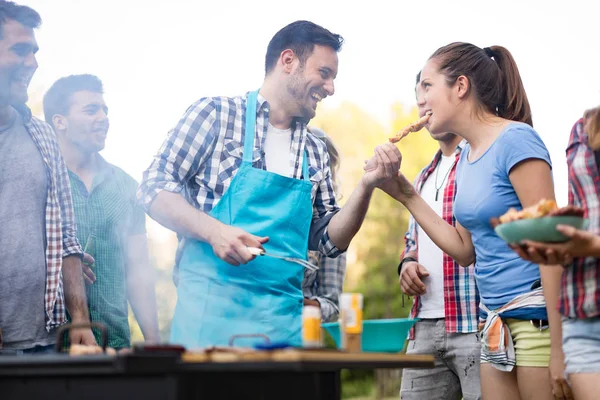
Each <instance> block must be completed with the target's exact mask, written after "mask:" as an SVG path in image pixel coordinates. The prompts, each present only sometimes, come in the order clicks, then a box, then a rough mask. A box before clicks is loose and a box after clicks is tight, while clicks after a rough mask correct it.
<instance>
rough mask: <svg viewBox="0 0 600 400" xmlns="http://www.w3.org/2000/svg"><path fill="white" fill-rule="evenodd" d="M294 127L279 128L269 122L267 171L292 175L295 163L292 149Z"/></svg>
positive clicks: (266, 150)
mask: <svg viewBox="0 0 600 400" xmlns="http://www.w3.org/2000/svg"><path fill="white" fill-rule="evenodd" d="M291 146H292V129H291V128H289V129H279V128H275V127H274V126H273V125H271V124H269V127H268V128H267V136H266V137H265V149H264V150H265V162H266V164H267V171H270V172H274V173H276V174H279V175H283V176H287V177H288V178H291V177H292V174H293V173H294V164H293V161H294V159H293V157H292V151H291V149H290V147H291Z"/></svg>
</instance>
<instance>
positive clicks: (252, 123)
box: [138, 21, 400, 346]
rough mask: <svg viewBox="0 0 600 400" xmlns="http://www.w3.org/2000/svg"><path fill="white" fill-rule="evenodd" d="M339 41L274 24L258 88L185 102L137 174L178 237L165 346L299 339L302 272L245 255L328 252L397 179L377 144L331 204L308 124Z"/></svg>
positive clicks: (333, 70)
mask: <svg viewBox="0 0 600 400" xmlns="http://www.w3.org/2000/svg"><path fill="white" fill-rule="evenodd" d="M342 41H343V39H342V38H341V36H339V35H336V34H333V33H331V32H329V31H328V30H326V29H324V28H323V27H321V26H318V25H316V24H313V23H311V22H308V21H296V22H294V23H292V24H290V25H288V26H286V27H284V28H283V29H281V30H280V31H279V32H278V33H277V34H276V35H275V36H274V37H273V38H272V40H271V42H270V43H269V46H268V48H267V55H266V60H265V70H266V71H265V72H266V76H265V80H264V82H263V84H262V86H261V88H260V90H259V91H258V92H250V93H249V94H247V95H244V96H239V97H233V98H227V97H210V98H202V99H200V100H198V101H197V102H196V103H194V104H192V105H191V106H190V107H189V108H188V110H187V112H186V113H185V114H184V116H183V117H182V118H181V120H180V121H179V122H178V123H177V125H176V126H175V128H174V129H173V130H171V132H169V134H168V136H167V139H166V140H165V142H164V143H163V145H162V147H161V149H160V150H159V152H158V154H157V155H156V156H155V158H154V160H153V161H152V163H151V165H150V167H149V168H148V169H147V170H146V172H145V173H144V178H143V181H142V183H141V185H140V188H139V190H138V197H139V199H140V201H141V202H142V203H143V204H144V206H145V207H146V209H147V210H148V212H149V214H150V215H151V216H152V217H153V218H154V219H156V220H157V221H158V222H160V223H162V224H163V225H165V226H166V227H168V228H170V229H173V230H175V231H176V232H178V234H179V235H180V237H181V238H182V241H181V246H180V252H179V254H180V256H179V257H178V304H177V308H176V310H175V316H174V318H173V327H172V334H171V339H172V340H173V341H176V342H180V343H183V344H186V345H188V346H206V345H214V344H227V343H228V339H229V336H231V335H233V334H237V333H239V334H242V333H246V334H247V333H263V334H268V335H269V336H270V337H271V339H275V340H277V339H279V340H284V341H288V342H291V343H295V344H299V340H300V322H301V309H302V304H303V297H302V290H301V284H302V278H303V271H302V270H298V269H297V267H295V266H294V265H291V264H286V263H285V262H283V263H282V262H281V261H278V262H276V263H275V262H274V263H271V261H270V260H268V259H265V258H264V257H263V258H261V259H260V260H258V259H257V260H254V258H255V256H254V255H253V254H252V253H251V252H250V250H249V249H248V248H249V247H253V248H263V245H264V248H266V249H267V253H268V252H270V251H272V252H273V253H280V254H284V255H287V256H290V255H293V256H296V257H299V258H306V254H307V250H308V249H310V250H318V251H320V252H321V253H323V254H324V255H325V256H328V257H336V256H338V255H339V254H341V253H342V252H343V251H345V250H346V249H347V248H348V245H349V244H350V241H351V239H352V238H353V237H354V235H355V234H356V232H357V231H358V229H359V228H360V226H361V224H362V221H363V219H364V217H365V214H366V211H367V209H368V206H369V202H370V198H371V195H372V193H373V190H374V189H375V187H376V186H377V185H379V184H381V183H382V182H384V181H385V180H387V179H389V178H390V177H392V176H393V175H395V174H397V171H398V169H399V164H400V154H399V151H398V149H397V148H396V147H395V146H393V145H391V144H386V145H383V146H380V147H378V148H377V149H376V154H377V155H378V157H380V159H381V160H382V162H381V163H380V164H379V166H378V167H377V169H374V170H372V171H368V172H365V174H364V175H363V178H362V179H361V181H360V183H359V185H358V187H357V188H356V190H355V191H354V193H353V194H352V195H351V196H350V197H349V199H348V201H347V203H346V206H345V207H344V208H343V209H340V207H339V206H338V204H337V201H336V199H335V194H334V191H333V184H332V181H331V170H330V165H329V156H328V154H327V151H326V148H325V144H324V143H323V142H322V141H321V140H320V139H318V138H316V137H315V136H314V135H312V134H310V133H308V132H307V129H306V123H307V121H308V120H310V119H311V118H313V117H314V115H315V111H316V108H317V104H318V103H319V102H320V101H321V100H323V99H324V98H325V97H327V96H331V95H333V94H334V83H333V82H334V79H335V78H336V75H337V71H338V57H337V52H338V50H340V48H341V45H342ZM249 99H250V100H249ZM241 172H243V174H242V176H243V178H240V179H237V178H238V177H239V176H240V175H239V173H241ZM223 201H225V203H223V204H222V202H223ZM186 253H187V254H186ZM245 264H248V267H245V266H244V265H245ZM232 266H236V268H233V269H232ZM238 266H239V267H238ZM199 293H201V294H199Z"/></svg>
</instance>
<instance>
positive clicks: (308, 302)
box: [304, 297, 321, 307]
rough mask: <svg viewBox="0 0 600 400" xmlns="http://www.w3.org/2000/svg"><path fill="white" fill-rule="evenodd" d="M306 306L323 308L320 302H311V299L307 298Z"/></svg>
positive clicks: (305, 299) (305, 300)
mask: <svg viewBox="0 0 600 400" xmlns="http://www.w3.org/2000/svg"><path fill="white" fill-rule="evenodd" d="M304 305H305V306H315V307H321V304H320V303H319V301H318V300H311V299H307V298H306V297H305V298H304Z"/></svg>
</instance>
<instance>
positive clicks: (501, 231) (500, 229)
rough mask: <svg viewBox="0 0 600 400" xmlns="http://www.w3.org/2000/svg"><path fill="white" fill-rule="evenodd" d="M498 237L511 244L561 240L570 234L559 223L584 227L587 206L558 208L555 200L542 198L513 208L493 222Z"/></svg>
mask: <svg viewBox="0 0 600 400" xmlns="http://www.w3.org/2000/svg"><path fill="white" fill-rule="evenodd" d="M491 224H492V226H493V227H494V230H495V232H496V234H497V235H498V236H500V237H501V238H502V239H503V240H504V241H506V242H507V243H510V244H516V243H520V242H522V241H523V240H531V241H535V242H543V243H561V242H565V241H567V240H568V237H566V236H565V235H563V234H562V233H560V232H559V231H557V230H556V226H557V225H568V226H572V227H574V228H576V229H584V228H585V226H586V221H585V219H584V218H583V209H582V208H580V207H575V206H567V207H562V208H558V206H557V205H556V202H555V201H554V200H541V201H540V202H539V203H538V204H535V205H533V206H531V207H527V208H524V209H522V210H520V211H517V210H516V209H514V208H511V209H509V210H508V211H507V212H506V213H505V214H503V215H502V216H500V217H499V218H494V219H492V221H491Z"/></svg>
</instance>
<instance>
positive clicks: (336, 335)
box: [322, 318, 418, 353]
mask: <svg viewBox="0 0 600 400" xmlns="http://www.w3.org/2000/svg"><path fill="white" fill-rule="evenodd" d="M417 321H418V319H414V318H395V319H373V320H365V321H363V332H362V351H364V352H369V353H370V352H373V353H398V352H400V351H402V349H403V348H404V342H405V341H406V338H407V335H408V331H409V330H410V328H412V326H413V325H414V324H415V322H417ZM322 326H323V328H325V330H326V331H327V332H328V333H329V335H331V338H332V339H333V340H334V342H335V345H336V346H337V348H338V349H339V348H341V347H342V340H341V334H340V324H339V322H328V323H325V324H323V325H322Z"/></svg>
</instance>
